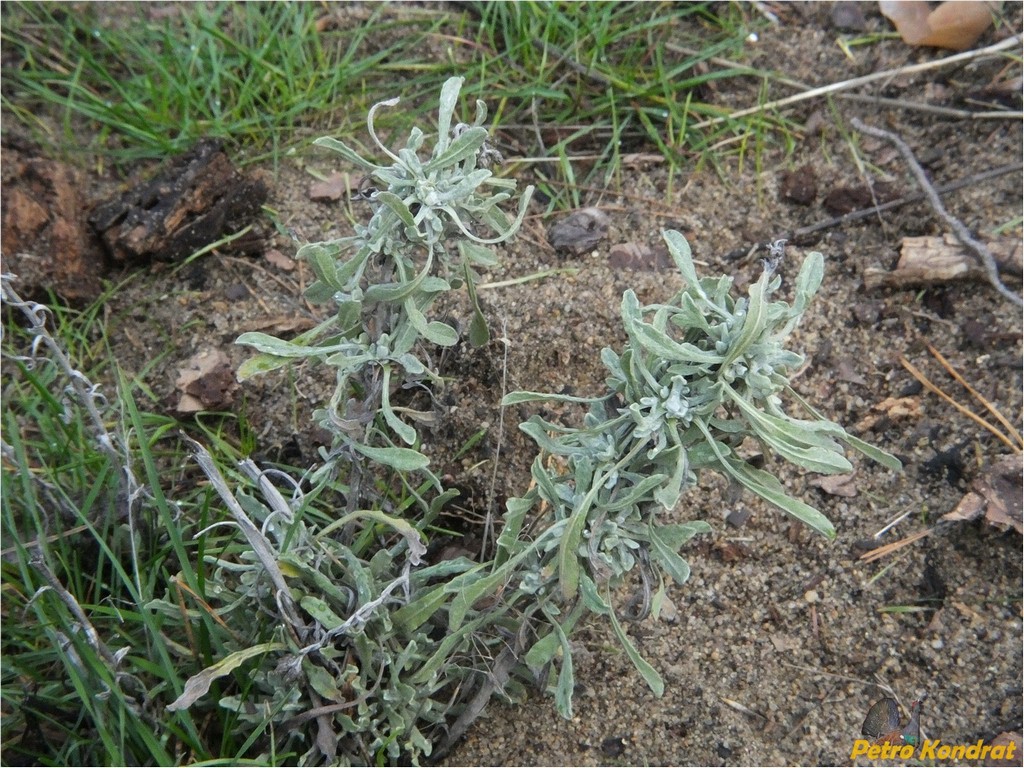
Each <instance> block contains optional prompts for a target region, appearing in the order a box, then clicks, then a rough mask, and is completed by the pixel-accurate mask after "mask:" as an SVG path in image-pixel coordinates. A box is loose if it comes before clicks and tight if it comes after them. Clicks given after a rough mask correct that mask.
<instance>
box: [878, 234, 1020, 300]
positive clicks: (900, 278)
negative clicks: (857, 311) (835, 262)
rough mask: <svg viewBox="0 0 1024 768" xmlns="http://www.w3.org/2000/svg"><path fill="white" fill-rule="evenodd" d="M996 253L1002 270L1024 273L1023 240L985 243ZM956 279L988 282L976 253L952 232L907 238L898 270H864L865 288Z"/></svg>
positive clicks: (926, 283) (891, 286) (1011, 239)
mask: <svg viewBox="0 0 1024 768" xmlns="http://www.w3.org/2000/svg"><path fill="white" fill-rule="evenodd" d="M985 245H986V247H987V248H988V249H989V250H990V251H991V252H992V255H993V256H995V259H996V264H997V266H998V267H999V271H1000V272H1004V273H1012V274H1017V275H1019V274H1020V273H1021V256H1022V253H1021V251H1022V248H1021V241H1020V240H1018V239H1016V238H1004V239H1002V240H998V241H995V242H989V243H986V244H985ZM954 280H980V281H987V280H988V276H987V275H986V273H985V269H984V268H983V267H982V266H981V264H980V263H979V262H978V260H977V258H975V257H974V255H973V254H970V253H968V252H967V250H966V249H965V248H964V246H963V245H962V244H961V243H960V241H959V240H957V239H956V237H955V236H954V235H952V234H946V235H943V236H942V237H906V238H904V239H903V248H902V250H901V251H900V260H899V262H898V263H897V264H896V269H894V270H893V271H891V272H890V271H887V270H885V269H881V268H878V267H868V268H867V269H865V270H864V287H865V288H868V289H869V290H870V289H875V288H879V287H886V288H898V287H903V286H909V285H932V284H936V283H948V282H951V281H954Z"/></svg>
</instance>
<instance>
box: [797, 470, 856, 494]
mask: <svg viewBox="0 0 1024 768" xmlns="http://www.w3.org/2000/svg"><path fill="white" fill-rule="evenodd" d="M809 484H810V485H812V486H814V487H815V488H821V490H823V491H824V492H825V493H827V494H828V495H829V496H844V497H846V498H853V497H854V496H856V495H857V483H856V482H855V480H854V473H853V472H848V473H846V474H845V475H822V476H820V477H814V478H811V480H810V483H809Z"/></svg>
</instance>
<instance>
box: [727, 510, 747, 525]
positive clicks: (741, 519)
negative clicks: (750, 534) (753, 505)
mask: <svg viewBox="0 0 1024 768" xmlns="http://www.w3.org/2000/svg"><path fill="white" fill-rule="evenodd" d="M749 519H750V510H749V509H734V510H733V511H732V512H730V513H729V514H728V515H726V517H725V522H726V523H728V524H729V525H731V526H732V527H733V528H742V527H743V526H744V525H745V524H746V522H747V520H749Z"/></svg>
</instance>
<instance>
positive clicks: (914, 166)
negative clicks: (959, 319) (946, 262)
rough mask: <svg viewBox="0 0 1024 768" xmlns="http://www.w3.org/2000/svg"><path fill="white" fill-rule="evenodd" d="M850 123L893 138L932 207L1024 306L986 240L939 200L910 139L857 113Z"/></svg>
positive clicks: (998, 286)
mask: <svg viewBox="0 0 1024 768" xmlns="http://www.w3.org/2000/svg"><path fill="white" fill-rule="evenodd" d="M850 124H851V125H853V127H854V128H856V129H857V130H858V131H860V132H861V133H866V134H867V135H868V136H874V137H875V138H876V139H885V140H886V141H889V142H891V143H892V144H893V145H894V146H895V147H896V149H898V150H899V152H900V154H901V155H903V159H904V160H905V161H906V162H907V165H909V166H910V170H911V172H912V173H913V174H914V177H915V178H916V179H917V182H918V184H920V185H921V189H922V190H923V191H924V193H925V196H926V197H927V198H928V202H929V203H930V204H931V206H932V208H933V209H934V210H935V212H936V213H937V214H938V215H939V216H940V217H942V219H943V220H944V221H945V222H946V223H947V224H948V225H949V226H950V228H952V230H953V232H954V234H956V236H957V238H958V239H959V240H960V242H961V243H963V244H964V245H966V246H967V247H968V248H970V249H971V250H972V251H974V253H975V254H976V255H977V256H978V258H979V259H980V260H981V263H982V265H983V266H984V267H985V273H986V274H987V276H988V281H989V283H990V284H991V285H992V287H993V288H995V289H996V290H997V291H999V293H1001V294H1003V296H1005V297H1006V298H1008V299H1009V300H1010V301H1012V302H1013V303H1014V304H1016V305H1017V306H1018V307H1021V306H1024V301H1021V297H1020V296H1018V295H1017V294H1016V293H1014V292H1013V291H1011V290H1010V289H1009V288H1007V287H1006V286H1005V285H1003V282H1002V281H1001V280H1000V279H999V269H998V267H997V266H996V260H995V257H994V256H993V255H992V252H991V251H990V250H989V249H988V248H986V247H985V245H984V243H980V242H978V241H977V240H975V239H974V237H973V236H972V235H971V233H970V232H969V231H968V230H967V227H965V226H964V225H963V224H962V223H961V222H960V221H959V220H958V219H956V218H955V217H953V216H952V215H950V213H949V212H948V211H947V210H946V209H945V207H944V206H943V205H942V201H941V200H939V195H938V193H936V191H935V187H933V186H932V183H931V181H929V179H928V176H927V175H926V174H925V172H924V169H923V168H921V166H920V164H919V163H918V162H917V158H915V157H914V152H913V150H911V149H910V147H909V146H908V145H907V143H906V142H905V141H903V139H901V138H900V137H899V136H897V135H896V134H895V133H891V132H889V131H886V130H883V129H881V128H875V127H873V126H870V125H866V124H865V123H863V122H861V121H860V120H859V119H858V118H856V117H855V118H853V119H852V120H851V121H850Z"/></svg>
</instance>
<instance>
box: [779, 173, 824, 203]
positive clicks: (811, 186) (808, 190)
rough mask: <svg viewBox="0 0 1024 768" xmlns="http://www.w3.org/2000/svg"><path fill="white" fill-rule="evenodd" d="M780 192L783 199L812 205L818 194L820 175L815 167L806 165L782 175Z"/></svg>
mask: <svg viewBox="0 0 1024 768" xmlns="http://www.w3.org/2000/svg"><path fill="white" fill-rule="evenodd" d="M779 194H780V196H781V197H782V199H783V200H785V201H786V202H789V203H796V204H797V205H810V204H811V203H813V202H814V199H815V198H816V197H817V196H818V177H817V175H816V174H815V173H814V168H813V167H811V166H810V165H804V166H801V167H800V168H797V169H796V170H795V171H787V172H786V173H785V174H783V176H782V184H781V186H780V188H779Z"/></svg>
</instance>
